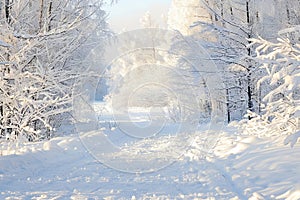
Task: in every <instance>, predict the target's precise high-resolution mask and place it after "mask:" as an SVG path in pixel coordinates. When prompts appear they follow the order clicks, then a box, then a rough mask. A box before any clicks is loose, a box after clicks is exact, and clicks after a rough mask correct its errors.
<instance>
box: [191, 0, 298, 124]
mask: <svg viewBox="0 0 300 200" xmlns="http://www.w3.org/2000/svg"><path fill="white" fill-rule="evenodd" d="M201 3H202V5H203V6H205V7H206V10H207V12H208V13H209V15H210V16H211V20H210V21H207V19H205V18H204V19H202V18H200V19H199V20H198V22H197V23H194V26H200V27H201V29H202V33H205V35H209V34H213V35H214V36H215V40H206V41H204V43H203V45H205V46H206V47H207V48H208V49H210V53H211V56H212V59H213V60H214V61H215V62H216V63H217V64H218V65H219V66H220V70H221V71H224V81H225V85H226V88H224V90H226V91H227V110H228V121H231V120H235V119H241V118H242V116H243V115H244V114H245V113H246V110H251V111H256V112H259V111H260V107H259V102H260V99H261V91H257V90H256V88H255V85H254V84H253V83H254V82H256V81H257V79H258V78H259V77H260V76H261V75H262V71H261V70H260V69H259V68H257V66H256V63H255V61H253V60H252V58H251V57H252V55H253V52H254V50H253V48H252V47H251V46H249V41H248V39H250V38H256V37H257V36H263V37H265V38H267V39H274V38H276V35H277V32H278V31H279V30H280V29H282V28H285V27H286V26H288V25H292V24H295V23H298V22H297V20H298V19H299V14H298V13H299V12H300V10H299V9H300V5H299V2H298V1H294V0H289V1H273V0H268V1H263V2H262V1H256V0H238V1H227V0H212V1H204V0H202V1H201ZM266 7H268V8H270V9H267V10H266V9H265V8H266ZM198 15H199V16H200V15H201V13H200V14H198ZM205 43H206V44H205Z"/></svg>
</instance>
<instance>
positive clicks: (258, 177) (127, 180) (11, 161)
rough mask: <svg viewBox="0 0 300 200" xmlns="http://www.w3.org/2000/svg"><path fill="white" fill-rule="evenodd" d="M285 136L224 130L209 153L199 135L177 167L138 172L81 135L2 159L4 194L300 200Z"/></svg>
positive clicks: (298, 163) (299, 172)
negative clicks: (115, 163) (103, 159)
mask: <svg viewBox="0 0 300 200" xmlns="http://www.w3.org/2000/svg"><path fill="white" fill-rule="evenodd" d="M198 134H199V133H198ZM280 139H281V138H278V141H280ZM278 141H275V142H269V141H268V140H263V139H257V138H254V137H250V136H247V137H246V136H243V137H240V136H239V137H237V136H234V135H232V134H227V133H223V134H222V135H221V136H220V142H219V144H218V145H217V146H216V149H215V153H214V154H213V155H211V156H210V157H208V158H206V159H204V158H203V154H202V151H201V149H199V148H198V145H197V144H198V142H199V141H196V143H195V144H194V145H192V146H191V148H190V149H189V151H188V152H186V153H185V154H184V155H183V156H182V157H180V158H179V159H178V161H177V162H175V163H173V164H172V165H170V166H167V167H166V168H164V169H162V170H159V171H155V172H152V173H145V174H143V173H142V174H132V173H125V172H119V171H116V170H114V169H111V168H108V167H105V166H104V165H102V164H100V163H99V162H97V161H96V160H95V159H94V158H93V157H92V156H91V155H90V154H88V153H87V152H86V149H85V148H84V147H83V146H82V144H81V142H80V140H79V138H78V137H77V135H74V136H69V137H61V138H55V139H53V140H51V141H50V142H47V143H45V144H42V143H37V144H28V145H25V146H24V147H22V148H21V150H23V151H24V152H23V153H19V154H20V155H7V156H1V157H0V199H135V198H136V199H249V198H251V199H299V198H300V160H299V154H300V148H299V145H296V147H295V148H294V149H291V148H289V147H287V146H283V145H281V143H279V142H278Z"/></svg>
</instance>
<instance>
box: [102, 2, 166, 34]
mask: <svg viewBox="0 0 300 200" xmlns="http://www.w3.org/2000/svg"><path fill="white" fill-rule="evenodd" d="M170 5H171V0H118V3H116V4H114V5H112V6H106V7H105V10H106V11H108V13H109V19H108V23H109V24H110V27H111V28H112V30H113V31H115V32H122V31H124V30H127V31H129V30H134V29H138V28H142V25H141V23H140V18H141V17H142V16H143V15H144V14H145V13H146V12H147V11H149V12H150V14H151V16H152V17H153V18H154V20H155V21H157V22H158V23H163V22H162V21H163V19H162V17H161V16H162V15H163V14H164V15H167V13H168V9H169V7H170Z"/></svg>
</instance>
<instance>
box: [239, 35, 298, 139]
mask: <svg viewBox="0 0 300 200" xmlns="http://www.w3.org/2000/svg"><path fill="white" fill-rule="evenodd" d="M297 32H298V37H299V35H300V34H299V30H298V31H297ZM250 41H251V42H252V45H254V46H256V56H257V59H258V60H257V61H258V62H259V63H260V64H261V65H260V68H261V69H263V70H265V71H266V74H267V75H266V76H264V77H262V78H261V79H260V80H259V81H258V83H257V87H258V88H261V87H262V84H263V83H265V82H267V84H265V85H264V86H266V85H269V88H268V91H269V92H268V93H267V94H266V95H265V96H264V98H263V101H264V102H265V104H266V106H265V108H264V109H263V114H262V115H257V114H255V113H252V112H249V115H251V116H252V117H254V118H253V119H252V120H250V121H249V122H248V123H247V122H246V123H244V124H243V123H242V124H243V126H242V127H243V128H244V129H245V131H246V132H247V133H248V134H258V135H259V134H262V135H268V136H272V135H292V137H291V136H289V137H287V140H286V143H291V145H294V144H295V142H296V141H297V138H298V137H299V136H300V132H299V130H300V40H299V39H298V41H297V43H291V41H290V40H289V39H288V38H279V39H278V41H277V42H274V43H273V42H270V41H267V40H264V39H261V38H260V39H251V40H250Z"/></svg>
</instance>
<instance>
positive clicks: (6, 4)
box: [4, 0, 12, 24]
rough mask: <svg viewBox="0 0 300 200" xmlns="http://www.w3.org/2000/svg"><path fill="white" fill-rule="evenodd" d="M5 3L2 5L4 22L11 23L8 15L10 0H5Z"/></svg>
mask: <svg viewBox="0 0 300 200" xmlns="http://www.w3.org/2000/svg"><path fill="white" fill-rule="evenodd" d="M4 3H5V5H4V10H5V19H6V22H7V23H8V24H10V23H11V16H10V14H11V13H10V11H11V3H12V2H10V0H5V2H4Z"/></svg>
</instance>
